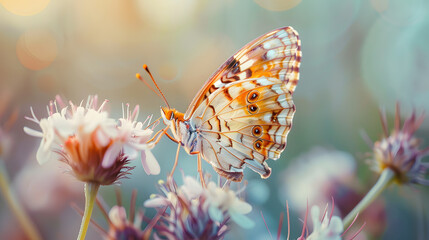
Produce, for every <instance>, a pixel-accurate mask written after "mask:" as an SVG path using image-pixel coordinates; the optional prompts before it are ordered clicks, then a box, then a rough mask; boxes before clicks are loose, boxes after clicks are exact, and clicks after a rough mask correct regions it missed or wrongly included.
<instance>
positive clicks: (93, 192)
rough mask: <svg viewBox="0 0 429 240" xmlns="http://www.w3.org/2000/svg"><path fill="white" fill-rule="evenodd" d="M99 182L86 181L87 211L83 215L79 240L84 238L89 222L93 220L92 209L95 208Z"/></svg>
mask: <svg viewBox="0 0 429 240" xmlns="http://www.w3.org/2000/svg"><path fill="white" fill-rule="evenodd" d="M99 187H100V184H98V183H91V182H87V183H85V211H84V213H83V217H82V223H81V225H80V230H79V236H78V237H77V239H78V240H84V239H85V236H86V231H87V230H88V225H89V222H90V221H91V214H92V209H93V208H94V202H95V198H96V197H97V192H98V188H99Z"/></svg>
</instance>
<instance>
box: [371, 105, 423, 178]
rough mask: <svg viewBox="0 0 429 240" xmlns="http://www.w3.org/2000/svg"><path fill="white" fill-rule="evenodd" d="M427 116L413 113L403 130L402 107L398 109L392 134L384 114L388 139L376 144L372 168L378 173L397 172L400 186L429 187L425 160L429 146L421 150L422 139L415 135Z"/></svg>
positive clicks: (384, 128) (396, 175)
mask: <svg viewBox="0 0 429 240" xmlns="http://www.w3.org/2000/svg"><path fill="white" fill-rule="evenodd" d="M423 119H424V115H423V114H422V115H420V116H419V117H417V116H416V113H415V112H413V113H412V114H411V117H410V118H408V119H407V120H406V121H405V122H404V125H403V127H402V129H401V126H400V125H401V123H400V115H399V105H397V108H396V115H395V127H394V129H393V130H392V132H391V134H390V135H389V132H388V125H387V120H386V116H385V113H381V123H382V126H383V130H384V134H385V137H384V138H382V139H381V140H379V141H376V142H375V143H374V144H373V156H374V157H373V159H374V160H373V161H371V164H372V169H373V170H374V171H376V172H378V173H381V172H383V170H384V169H386V168H389V169H391V170H392V171H393V172H394V173H395V180H396V181H397V182H398V183H418V184H424V185H429V180H427V179H425V175H427V173H428V168H429V163H427V162H422V161H421V160H422V158H423V157H424V156H427V155H428V154H429V147H428V148H426V149H423V150H421V149H420V143H421V141H420V139H418V138H416V137H415V136H414V133H415V131H416V130H417V129H418V128H419V127H420V125H421V123H422V122H423Z"/></svg>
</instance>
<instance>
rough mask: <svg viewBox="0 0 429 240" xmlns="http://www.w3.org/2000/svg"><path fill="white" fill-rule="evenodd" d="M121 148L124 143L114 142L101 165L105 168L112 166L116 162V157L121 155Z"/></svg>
mask: <svg viewBox="0 0 429 240" xmlns="http://www.w3.org/2000/svg"><path fill="white" fill-rule="evenodd" d="M121 149H122V143H120V142H114V143H113V144H112V145H111V146H110V147H109V149H107V151H106V153H105V154H104V158H103V162H102V163H101V166H102V167H103V168H109V167H111V166H112V165H113V163H114V162H115V160H116V158H117V157H118V156H119V153H120V152H121Z"/></svg>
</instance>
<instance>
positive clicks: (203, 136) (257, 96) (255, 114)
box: [185, 27, 301, 181]
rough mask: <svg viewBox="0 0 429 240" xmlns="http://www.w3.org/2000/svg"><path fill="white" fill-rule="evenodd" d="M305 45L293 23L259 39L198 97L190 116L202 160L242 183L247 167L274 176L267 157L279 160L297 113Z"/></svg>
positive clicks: (234, 59) (214, 78) (208, 83)
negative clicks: (295, 95) (296, 94)
mask: <svg viewBox="0 0 429 240" xmlns="http://www.w3.org/2000/svg"><path fill="white" fill-rule="evenodd" d="M300 44H301V43H300V40H299V37H298V34H297V33H296V31H295V30H293V29H292V28H291V27H286V28H280V29H277V30H274V31H272V32H270V33H268V34H266V35H264V36H262V37H260V38H258V39H256V40H254V41H253V42H251V43H249V44H248V45H246V46H245V47H244V48H243V49H241V50H240V51H239V52H238V53H236V54H235V55H234V56H232V57H231V58H230V59H229V60H228V61H227V62H226V63H225V64H224V65H222V67H221V68H220V69H219V70H218V71H217V72H216V73H215V74H214V75H213V77H212V78H211V79H210V80H209V81H208V82H207V83H206V84H205V85H204V86H203V88H202V89H201V90H200V92H199V94H198V95H197V96H196V97H195V98H194V100H193V102H192V104H191V105H190V107H189V108H188V111H187V112H186V114H185V118H190V120H191V121H192V122H193V123H194V124H195V126H196V127H197V129H198V131H199V132H200V134H199V136H200V139H199V144H200V146H199V149H200V152H201V154H202V156H203V158H204V159H205V160H206V161H208V162H209V163H211V164H212V166H213V167H214V169H215V170H216V171H217V172H218V173H219V174H220V175H222V176H224V177H226V178H228V179H231V180H233V181H241V179H242V177H243V173H242V171H243V168H244V167H246V166H247V167H249V168H251V169H252V170H254V171H256V172H258V173H259V174H260V175H261V176H262V177H264V178H266V177H268V176H269V175H270V173H271V169H270V168H269V167H268V165H267V164H266V162H265V160H266V159H268V158H272V159H277V158H279V156H280V153H281V152H282V151H283V150H284V148H285V147H286V136H287V134H288V132H289V130H290V128H291V126H292V118H293V115H294V113H295V105H294V104H293V102H292V94H293V92H294V90H295V87H296V84H297V82H298V78H299V65H300V59H301V50H300Z"/></svg>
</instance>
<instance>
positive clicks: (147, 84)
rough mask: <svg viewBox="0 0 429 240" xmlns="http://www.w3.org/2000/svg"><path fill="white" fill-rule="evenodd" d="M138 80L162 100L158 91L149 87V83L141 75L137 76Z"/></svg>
mask: <svg viewBox="0 0 429 240" xmlns="http://www.w3.org/2000/svg"><path fill="white" fill-rule="evenodd" d="M136 78H137V79H139V80H140V81H142V82H143V83H144V84H145V85H146V86H147V87H148V88H149V89H150V90H152V92H154V93H155V94H156V95H157V96H158V97H159V98H161V99H162V96H161V95H160V94H159V93H158V92H157V91H155V89H153V87H152V86H151V85H149V83H147V82H146V80H144V78H143V77H142V76H141V75H140V73H137V74H136Z"/></svg>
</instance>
